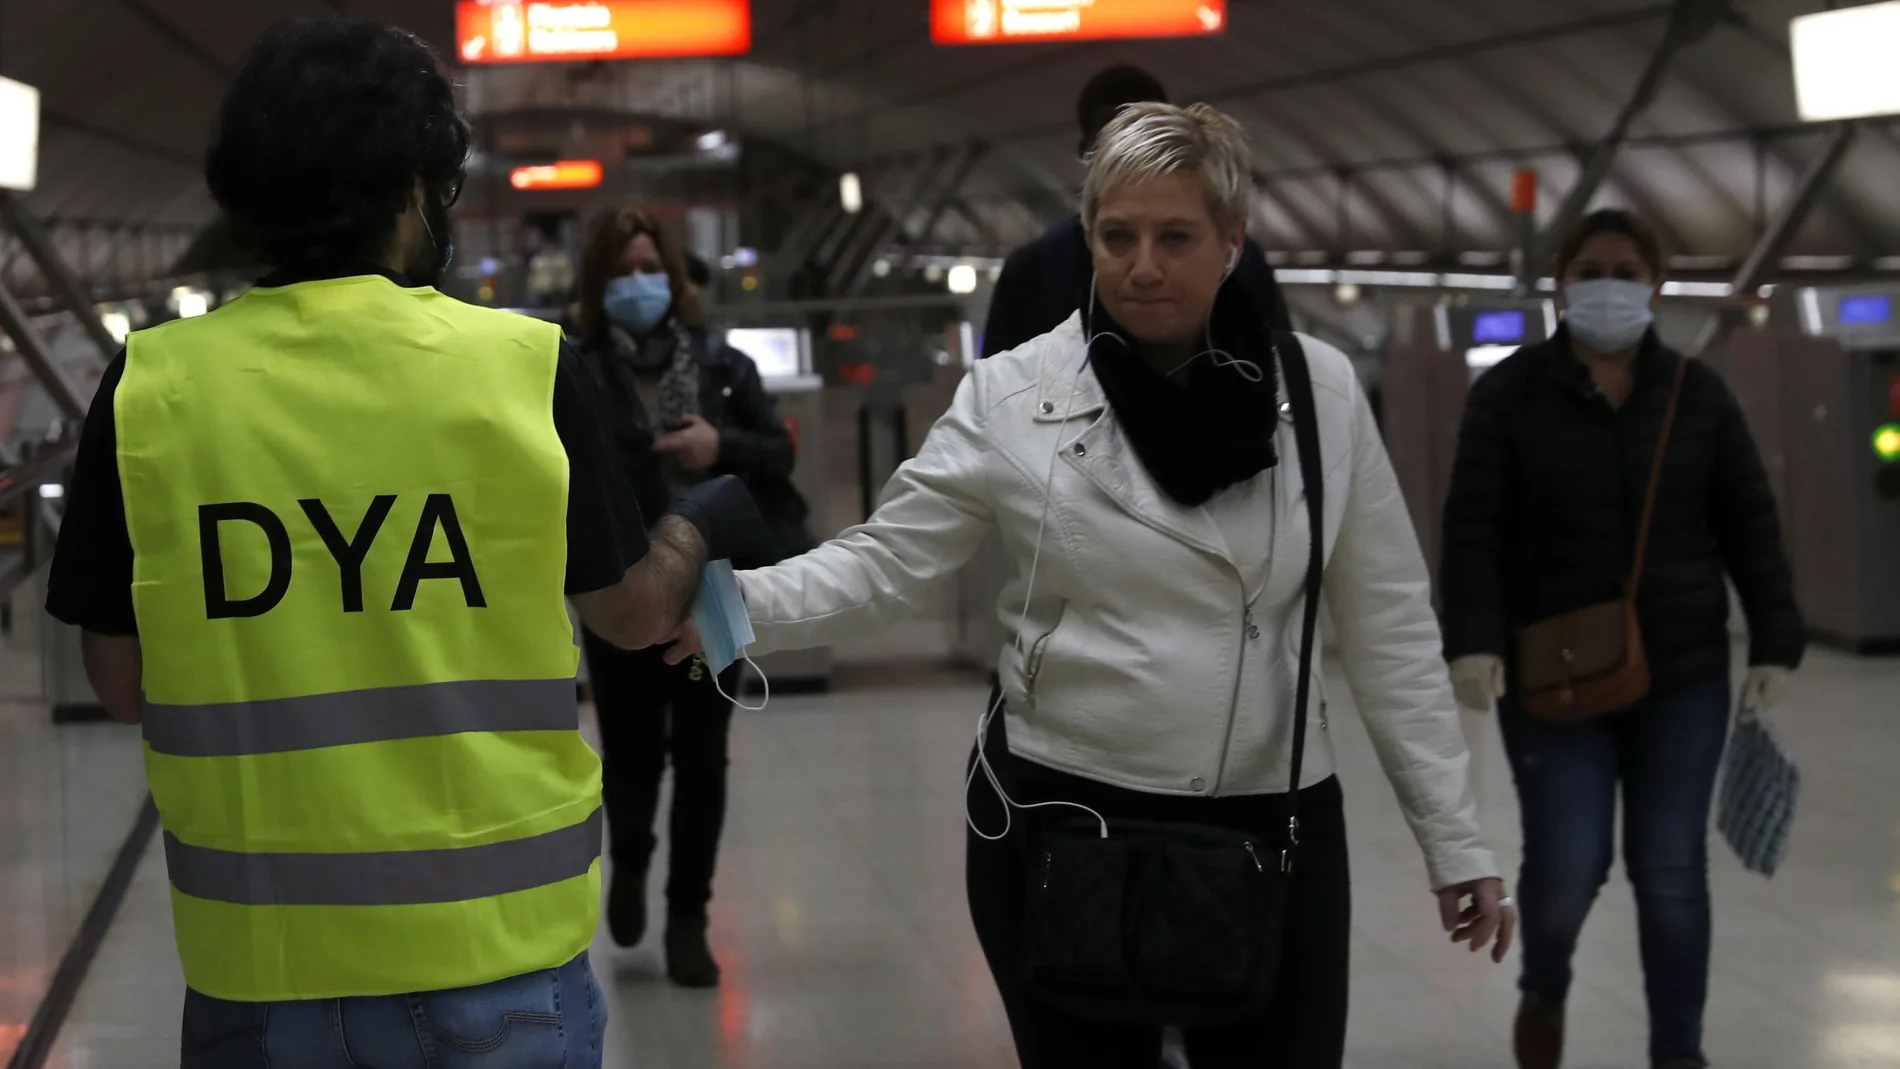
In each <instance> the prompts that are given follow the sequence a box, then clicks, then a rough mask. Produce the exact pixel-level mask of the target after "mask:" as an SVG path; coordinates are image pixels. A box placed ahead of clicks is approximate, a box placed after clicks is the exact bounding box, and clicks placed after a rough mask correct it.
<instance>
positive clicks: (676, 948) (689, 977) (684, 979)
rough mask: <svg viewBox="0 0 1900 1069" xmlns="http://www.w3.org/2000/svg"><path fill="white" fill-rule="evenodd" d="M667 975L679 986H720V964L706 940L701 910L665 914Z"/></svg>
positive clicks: (704, 917)
mask: <svg viewBox="0 0 1900 1069" xmlns="http://www.w3.org/2000/svg"><path fill="white" fill-rule="evenodd" d="M666 975H667V976H668V977H670V978H671V979H672V981H673V982H674V983H676V984H678V985H679V986H681V987H718V986H719V963H718V962H717V961H714V960H713V953H712V945H711V944H710V943H708V942H707V941H706V915H705V914H704V913H690V914H673V915H671V916H668V917H667V919H666Z"/></svg>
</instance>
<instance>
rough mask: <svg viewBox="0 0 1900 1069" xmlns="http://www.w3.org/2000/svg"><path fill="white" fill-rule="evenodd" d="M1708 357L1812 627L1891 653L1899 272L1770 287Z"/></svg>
mask: <svg viewBox="0 0 1900 1069" xmlns="http://www.w3.org/2000/svg"><path fill="white" fill-rule="evenodd" d="M1721 355H1722V356H1723V358H1724V359H1723V360H1722V361H1721V364H1722V366H1723V367H1724V369H1725V371H1726V374H1727V375H1728V378H1729V381H1730V383H1731V385H1732V386H1733V388H1734V390H1735V393H1736V396H1737V397H1738V398H1739V399H1740V401H1741V404H1742V408H1743V411H1744V412H1745V413H1746V414H1747V416H1748V422H1749V426H1750V428H1751V429H1752V430H1753V431H1754V434H1755V439H1756V443H1757V445H1758V446H1759V447H1760V449H1761V453H1762V459H1763V462H1764V464H1765V465H1766V467H1767V469H1768V473H1769V480H1770V483H1771V484H1772V485H1773V487H1774V490H1775V495H1776V499H1777V500H1778V501H1779V502H1780V506H1781V519H1782V527H1783V530H1784V532H1785V537H1786V540H1787V543H1788V551H1789V555H1790V556H1791V557H1792V558H1793V561H1794V575H1795V592H1796V595H1797V597H1798V598H1799V600H1800V603H1801V609H1802V612H1803V613H1804V614H1805V615H1806V617H1807V622H1808V626H1809V628H1810V629H1811V630H1812V631H1813V633H1814V634H1815V636H1816V637H1817V638H1820V639H1823V640H1825V641H1828V642H1830V643H1832V644H1835V645H1839V646H1842V647H1844V648H1846V649H1849V650H1853V651H1856V652H1861V653H1892V652H1900V285H1878V284H1876V285H1866V286H1850V285H1843V286H1783V287H1778V288H1777V289H1776V291H1775V294H1774V297H1773V298H1772V300H1771V302H1770V305H1769V310H1768V318H1767V324H1766V326H1765V327H1763V328H1762V329H1756V330H1742V331H1738V332H1736V333H1735V334H1733V335H1731V336H1730V338H1729V339H1728V342H1727V351H1726V352H1725V353H1723V354H1721Z"/></svg>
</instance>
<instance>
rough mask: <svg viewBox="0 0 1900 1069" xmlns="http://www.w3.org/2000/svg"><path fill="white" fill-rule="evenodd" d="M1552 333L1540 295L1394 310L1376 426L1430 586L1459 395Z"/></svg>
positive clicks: (1553, 318)
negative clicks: (1382, 430)
mask: <svg viewBox="0 0 1900 1069" xmlns="http://www.w3.org/2000/svg"><path fill="white" fill-rule="evenodd" d="M1556 330H1557V308H1556V304H1555V303H1554V302H1552V301H1550V300H1545V299H1529V300H1518V299H1512V298H1508V297H1498V298H1491V299H1486V300H1482V301H1470V300H1463V299H1459V300H1445V301H1440V302H1438V303H1437V304H1434V305H1430V306H1427V307H1422V308H1420V307H1414V308H1410V309H1402V310H1401V311H1400V313H1399V315H1398V322H1397V324H1396V328H1395V330H1394V332H1393V343H1392V345H1391V346H1390V347H1389V348H1388V349H1387V352H1386V372H1385V388H1384V390H1383V391H1382V393H1383V398H1382V399H1383V404H1384V412H1383V413H1382V415H1383V425H1384V428H1385V436H1386V444H1387V449H1388V451H1389V452H1390V453H1391V455H1392V466H1393V468H1394V470H1395V471H1396V473H1397V475H1398V480H1399V489H1400V491H1401V492H1402V493H1403V494H1404V495H1405V504H1406V508H1407V510H1408V511H1409V512H1410V513H1411V515H1412V526H1413V527H1414V528H1415V529H1416V530H1417V532H1418V542H1419V546H1420V548H1421V549H1423V550H1424V553H1425V560H1426V563H1427V564H1428V565H1429V566H1430V567H1431V570H1432V576H1433V580H1434V585H1435V584H1436V578H1437V575H1438V562H1439V559H1440V556H1441V555H1442V551H1443V547H1442V545H1441V542H1442V539H1443V530H1444V510H1445V498H1446V497H1447V496H1448V495H1449V494H1450V492H1451V472H1452V466H1453V464H1454V463H1455V462H1456V461H1457V458H1458V433H1459V429H1460V426H1461V424H1462V423H1463V422H1464V415H1465V395H1466V394H1467V393H1468V392H1469V391H1470V389H1471V384H1472V383H1473V382H1475V381H1476V380H1477V379H1478V377H1479V376H1481V375H1483V374H1484V373H1485V372H1486V371H1489V370H1490V369H1491V368H1492V367H1493V366H1495V365H1496V364H1497V363H1498V362H1499V361H1502V360H1503V359H1504V358H1505V357H1508V356H1510V355H1511V354H1512V353H1515V352H1516V351H1518V350H1519V349H1521V348H1523V347H1524V346H1527V345H1537V344H1541V343H1542V342H1545V341H1547V340H1549V338H1550V336H1551V335H1552V334H1554V333H1555V332H1556Z"/></svg>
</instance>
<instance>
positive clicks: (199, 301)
mask: <svg viewBox="0 0 1900 1069" xmlns="http://www.w3.org/2000/svg"><path fill="white" fill-rule="evenodd" d="M172 303H173V304H174V305H176V306H177V308H178V318H180V319H195V318H196V317H198V316H201V315H204V314H205V313H206V312H208V311H210V310H211V302H210V300H209V299H207V298H206V297H205V295H204V294H203V293H202V292H200V291H198V290H195V289H192V288H191V287H190V286H180V287H178V288H177V289H175V290H172Z"/></svg>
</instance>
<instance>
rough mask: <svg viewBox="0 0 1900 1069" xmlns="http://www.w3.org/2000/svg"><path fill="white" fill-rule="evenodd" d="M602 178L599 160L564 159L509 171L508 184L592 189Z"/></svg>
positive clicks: (521, 187) (518, 186)
mask: <svg viewBox="0 0 1900 1069" xmlns="http://www.w3.org/2000/svg"><path fill="white" fill-rule="evenodd" d="M600 179H601V170H600V161H599V160H562V161H561V162H559V163H544V164H538V165H536V166H534V167H517V168H515V169H514V170H513V171H510V172H509V173H508V184H509V185H511V186H513V187H515V188H516V189H592V188H594V187H595V186H597V185H600Z"/></svg>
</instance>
